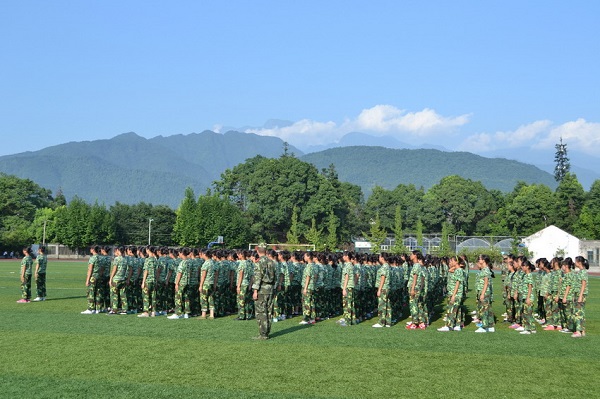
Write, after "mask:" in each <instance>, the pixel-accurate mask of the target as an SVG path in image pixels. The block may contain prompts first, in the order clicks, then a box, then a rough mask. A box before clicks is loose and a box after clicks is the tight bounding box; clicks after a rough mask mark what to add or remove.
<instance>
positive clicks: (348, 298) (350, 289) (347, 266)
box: [342, 262, 356, 326]
mask: <svg viewBox="0 0 600 399" xmlns="http://www.w3.org/2000/svg"><path fill="white" fill-rule="evenodd" d="M346 278H348V282H347V283H346V295H345V296H344V298H343V307H344V320H345V321H346V324H347V325H349V326H350V325H352V324H355V323H356V309H355V308H354V278H355V272H354V264H353V263H352V262H345V263H344V267H343V268H342V289H343V288H344V282H345V281H346Z"/></svg>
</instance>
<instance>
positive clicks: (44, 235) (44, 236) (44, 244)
mask: <svg viewBox="0 0 600 399" xmlns="http://www.w3.org/2000/svg"><path fill="white" fill-rule="evenodd" d="M47 222H48V221H47V220H44V234H43V236H42V245H43V246H46V223H47Z"/></svg>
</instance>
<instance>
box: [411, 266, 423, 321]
mask: <svg viewBox="0 0 600 399" xmlns="http://www.w3.org/2000/svg"><path fill="white" fill-rule="evenodd" d="M422 268H423V267H422V266H421V265H420V264H419V263H415V264H414V265H412V268H411V270H410V277H409V279H408V283H407V284H408V285H407V289H408V292H409V294H410V299H409V306H410V316H411V318H412V322H413V324H420V323H424V322H425V320H421V312H420V311H419V299H420V297H421V291H422V289H423V282H422V277H423V273H422V271H421V269H422ZM415 277H416V283H415V287H414V295H412V292H411V291H412V287H413V281H414V279H415Z"/></svg>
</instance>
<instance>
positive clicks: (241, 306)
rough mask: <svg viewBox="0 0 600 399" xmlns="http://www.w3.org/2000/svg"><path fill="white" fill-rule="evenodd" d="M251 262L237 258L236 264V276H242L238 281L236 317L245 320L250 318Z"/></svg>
mask: <svg viewBox="0 0 600 399" xmlns="http://www.w3.org/2000/svg"><path fill="white" fill-rule="evenodd" d="M253 269H254V267H253V265H252V262H251V261H249V260H239V261H238V264H237V276H238V278H239V276H240V275H241V276H242V281H241V283H240V293H239V294H237V305H238V318H240V319H243V320H247V319H250V318H252V301H251V298H252V294H251V291H250V290H249V286H250V279H251V277H252V274H253V272H254V270H253Z"/></svg>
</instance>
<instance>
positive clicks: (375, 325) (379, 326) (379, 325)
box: [373, 323, 383, 328]
mask: <svg viewBox="0 0 600 399" xmlns="http://www.w3.org/2000/svg"><path fill="white" fill-rule="evenodd" d="M373 327H374V328H381V327H383V326H382V325H381V324H379V323H377V324H373Z"/></svg>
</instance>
